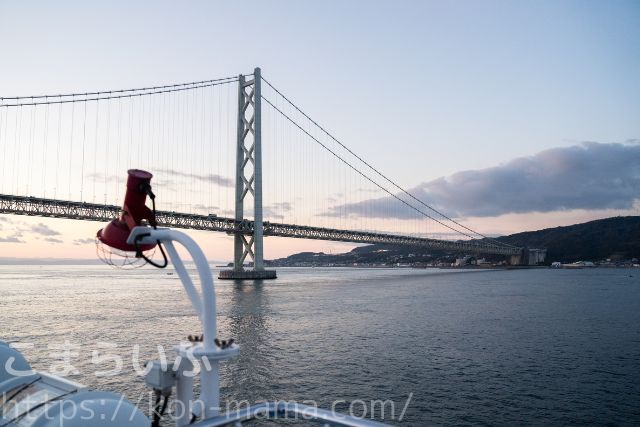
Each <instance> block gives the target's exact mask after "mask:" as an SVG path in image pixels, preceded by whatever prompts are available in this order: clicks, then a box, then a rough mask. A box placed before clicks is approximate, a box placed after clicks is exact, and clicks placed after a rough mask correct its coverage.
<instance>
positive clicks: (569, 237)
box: [498, 216, 640, 262]
mask: <svg viewBox="0 0 640 427" xmlns="http://www.w3.org/2000/svg"><path fill="white" fill-rule="evenodd" d="M498 240H500V241H502V242H505V243H510V244H513V245H517V246H527V247H529V248H547V261H549V262H552V261H565V262H572V261H579V260H601V259H606V258H612V259H629V258H633V257H640V216H625V217H613V218H606V219H599V220H596V221H590V222H585V223H583V224H575V225H569V226H566V227H555V228H546V229H544V230H538V231H526V232H524V233H517V234H512V235H510V236H505V237H500V238H498Z"/></svg>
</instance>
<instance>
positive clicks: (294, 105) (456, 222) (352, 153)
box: [262, 77, 515, 247]
mask: <svg viewBox="0 0 640 427" xmlns="http://www.w3.org/2000/svg"><path fill="white" fill-rule="evenodd" d="M262 81H264V82H265V83H266V84H267V85H269V87H271V89H273V90H274V91H275V92H276V93H277V94H278V95H280V96H281V97H282V98H283V99H284V100H285V101H287V103H288V104H289V105H291V106H292V107H293V108H295V109H296V110H297V111H298V112H299V113H300V114H302V115H303V116H304V117H305V118H307V119H308V120H309V121H310V122H311V123H313V124H314V125H315V126H316V127H317V128H318V129H320V130H321V131H322V132H323V133H324V134H326V135H327V136H328V137H329V138H331V139H332V140H333V141H335V142H336V143H337V144H338V145H340V146H341V147H342V148H344V149H345V150H347V151H348V152H349V153H350V154H351V155H352V156H354V157H355V158H357V159H358V160H359V161H361V162H362V163H364V164H365V165H366V166H367V167H368V168H369V169H371V170H372V171H374V172H375V173H376V174H377V175H379V176H380V177H381V178H383V179H384V180H385V181H387V182H388V183H390V184H391V185H393V186H394V187H395V188H397V189H398V190H400V191H401V192H402V193H404V194H406V195H407V196H409V197H410V198H412V199H413V200H415V201H416V202H418V203H420V204H421V205H423V206H424V207H426V208H428V209H429V210H431V211H432V212H435V213H436V214H438V215H440V216H441V217H443V218H445V219H446V220H448V221H451V222H452V223H454V224H456V225H457V226H458V227H461V228H463V229H465V230H467V231H469V232H471V233H473V234H475V235H476V236H480V237H482V238H484V239H488V240H492V241H494V242H496V243H498V244H500V245H503V246H510V247H515V246H513V245H509V244H507V243H503V242H500V241H498V240H495V239H493V238H491V237H488V236H486V235H484V234H482V233H479V232H477V231H475V230H473V229H471V228H469V227H467V226H465V225H463V224H461V223H459V222H458V221H456V220H454V219H453V218H450V217H449V216H447V215H445V214H444V213H442V212H440V211H439V210H437V209H435V208H434V207H432V206H430V205H428V204H427V203H425V202H423V201H422V200H420V199H418V198H417V197H415V196H414V195H413V194H411V193H410V192H409V191H407V190H406V189H404V188H403V187H401V186H400V185H399V184H397V183H396V182H395V181H393V180H392V179H390V178H389V177H387V176H386V175H384V174H383V173H382V172H380V171H379V170H378V169H376V168H375V167H373V166H372V165H371V164H370V163H369V162H367V161H366V160H364V159H363V158H362V157H360V156H359V155H357V154H356V153H354V152H353V151H352V150H351V149H350V148H349V147H347V146H346V145H344V144H343V143H342V142H340V140H338V139H337V138H336V137H335V136H333V135H332V134H331V133H330V132H329V131H327V130H326V129H325V128H324V127H322V126H321V125H320V124H318V123H317V122H316V121H315V120H313V119H312V118H311V117H310V116H309V115H308V114H306V113H305V112H304V111H302V109H300V107H298V106H297V105H296V104H294V103H293V101H291V100H290V99H289V98H287V97H286V96H285V95H284V94H283V93H282V92H280V91H279V90H278V89H276V88H275V87H274V86H273V85H272V84H271V83H270V82H269V81H268V80H267V79H265V78H264V77H262ZM263 99H264V97H263ZM265 101H267V100H266V99H265ZM267 102H268V103H269V104H271V103H270V102H269V101H267ZM271 105H272V106H273V104H271ZM274 108H275V107H274ZM281 114H283V113H282V112H281ZM287 118H288V117H287ZM290 120H291V119H290ZM305 133H306V132H305ZM314 139H315V138H314ZM376 185H378V184H376ZM378 186H379V185H378ZM379 187H380V186H379ZM380 188H382V187H380ZM385 191H386V190H385ZM387 192H388V191H387ZM396 198H397V197H396ZM399 200H400V199H399ZM427 216H428V217H429V218H431V219H433V220H434V221H436V222H438V223H439V224H441V225H444V224H442V223H441V222H440V221H437V220H436V219H435V218H432V217H431V216H430V215H427ZM445 227H447V228H449V229H450V230H453V231H456V232H458V233H460V234H463V235H465V236H467V237H471V236H469V235H468V234H466V233H464V232H462V231H460V230H457V229H454V228H452V227H450V226H447V225H445ZM472 238H473V237H472Z"/></svg>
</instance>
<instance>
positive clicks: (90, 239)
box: [73, 237, 96, 245]
mask: <svg viewBox="0 0 640 427" xmlns="http://www.w3.org/2000/svg"><path fill="white" fill-rule="evenodd" d="M95 242H96V239H95V238H94V237H87V238H86V239H75V240H74V241H73V244H74V245H88V244H95Z"/></svg>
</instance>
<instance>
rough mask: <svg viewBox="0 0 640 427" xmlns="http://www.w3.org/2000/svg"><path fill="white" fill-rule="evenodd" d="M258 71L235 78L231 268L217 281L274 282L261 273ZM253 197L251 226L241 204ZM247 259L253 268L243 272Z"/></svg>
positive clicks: (270, 274)
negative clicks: (235, 136) (236, 114)
mask: <svg viewBox="0 0 640 427" xmlns="http://www.w3.org/2000/svg"><path fill="white" fill-rule="evenodd" d="M261 82H262V78H261V76H260V68H256V69H255V70H254V71H253V78H252V79H249V80H247V78H246V76H244V75H242V74H241V75H240V76H239V77H238V130H237V132H238V135H237V144H236V213H235V219H236V231H235V232H234V239H235V240H234V251H233V252H234V253H233V269H232V270H222V271H220V275H219V278H220V279H275V278H276V272H275V270H265V268H264V257H263V245H262V240H263V221H262V121H261V107H260V106H261V100H262V99H261V97H260V86H261ZM249 196H251V197H252V198H253V224H251V222H250V221H246V220H245V219H244V202H245V199H247V198H248V197H249ZM247 257H250V258H251V259H252V260H253V269H245V268H244V262H245V260H246V259H247Z"/></svg>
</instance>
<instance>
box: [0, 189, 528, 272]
mask: <svg viewBox="0 0 640 427" xmlns="http://www.w3.org/2000/svg"><path fill="white" fill-rule="evenodd" d="M0 214H13V215H29V216H39V217H49V218H67V219H75V220H87V221H99V222H108V221H110V220H112V219H113V218H115V217H117V216H118V215H119V214H120V207H118V206H113V205H101V204H95V203H84V202H70V201H65V200H54V199H41V198H36V197H23V196H11V195H2V194H0ZM156 219H157V221H158V224H159V225H160V226H162V227H171V228H185V229H192V230H205V231H218V232H223V233H227V234H230V235H234V236H236V238H237V236H240V238H241V239H242V240H244V241H245V242H246V246H248V247H249V248H250V247H251V240H252V238H253V236H255V227H256V222H255V221H251V220H247V219H242V220H237V219H234V218H225V217H219V216H214V215H197V214H185V213H180V212H171V211H158V212H156ZM261 225H263V233H264V236H279V237H291V238H296V239H312V240H330V241H336V242H349V243H366V244H374V243H380V244H391V245H407V246H418V247H425V248H429V249H434V250H444V251H455V252H464V253H478V254H497V255H505V256H510V255H520V254H521V253H522V248H515V247H508V246H500V245H496V244H492V243H486V242H481V241H477V240H470V241H465V240H458V241H450V240H438V239H428V238H424V237H413V236H401V235H396V234H388V233H369V232H366V231H351V230H340V229H332V228H322V227H307V226H300V225H292V224H282V223H275V222H274V223H271V222H264V223H261ZM247 237H249V239H247ZM253 243H254V244H255V242H253ZM243 244H244V243H243ZM242 256H243V257H244V258H246V257H247V256H251V254H250V253H247V254H246V255H245V254H243V255H242ZM244 258H242V260H243V261H244Z"/></svg>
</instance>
